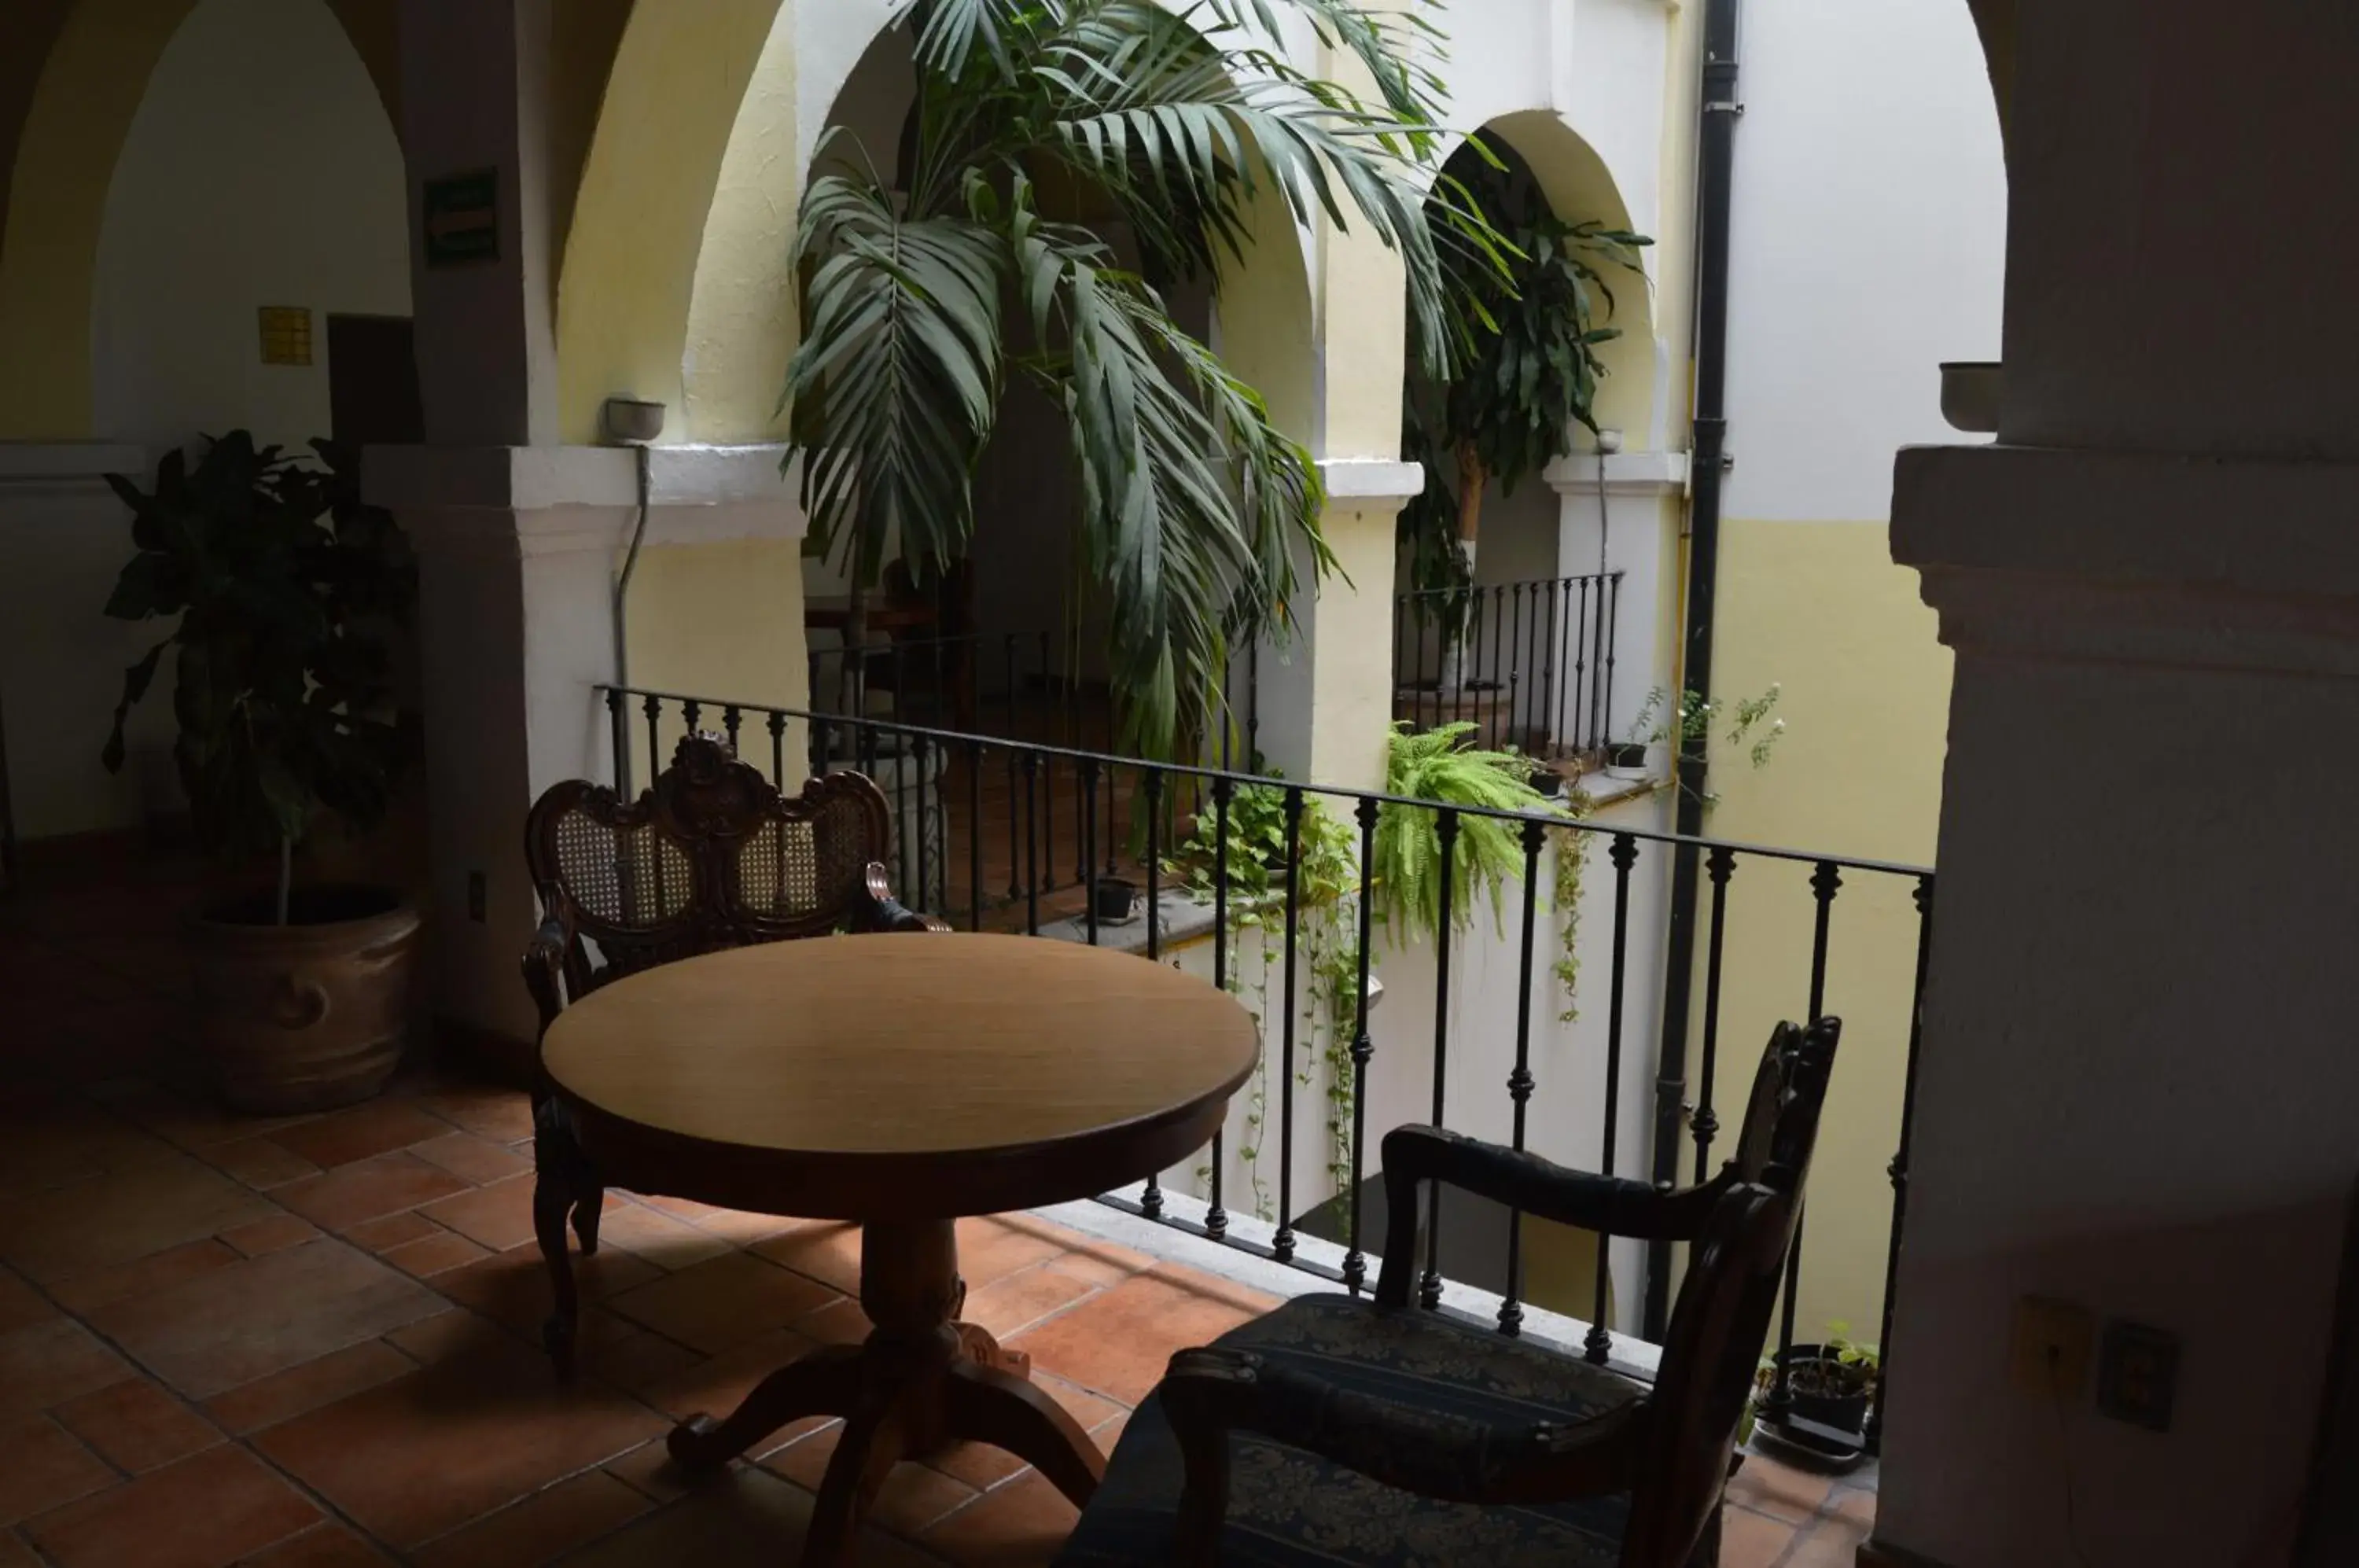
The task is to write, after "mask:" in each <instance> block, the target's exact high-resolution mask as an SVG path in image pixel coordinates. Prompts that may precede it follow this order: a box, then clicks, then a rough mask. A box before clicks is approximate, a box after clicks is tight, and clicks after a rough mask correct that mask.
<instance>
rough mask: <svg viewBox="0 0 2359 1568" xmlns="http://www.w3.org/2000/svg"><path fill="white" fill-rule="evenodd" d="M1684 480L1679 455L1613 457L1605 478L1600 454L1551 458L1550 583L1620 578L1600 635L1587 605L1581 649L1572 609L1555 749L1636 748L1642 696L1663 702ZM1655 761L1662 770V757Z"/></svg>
mask: <svg viewBox="0 0 2359 1568" xmlns="http://www.w3.org/2000/svg"><path fill="white" fill-rule="evenodd" d="M1687 472H1688V457H1687V453H1685V452H1612V453H1608V454H1606V455H1605V456H1604V458H1603V463H1602V472H1601V463H1600V459H1599V454H1598V453H1596V452H1575V453H1574V454H1572V455H1571V456H1570V457H1565V458H1560V459H1558V460H1557V461H1556V462H1554V463H1550V464H1549V466H1548V470H1547V472H1546V474H1544V475H1543V477H1545V478H1546V479H1547V480H1548V483H1549V488H1550V489H1552V490H1554V491H1555V492H1556V493H1557V495H1558V497H1559V501H1560V510H1559V513H1558V522H1557V561H1556V571H1557V575H1558V576H1560V577H1593V576H1596V575H1598V574H1600V573H1601V572H1603V573H1605V574H1607V575H1609V576H1610V575H1612V574H1614V573H1617V572H1618V573H1619V574H1620V576H1621V582H1620V583H1617V584H1614V585H1612V587H1611V588H1610V590H1609V592H1608V596H1607V608H1606V614H1605V621H1604V625H1603V626H1602V627H1601V626H1598V625H1597V624H1596V621H1595V619H1594V615H1595V610H1594V604H1592V607H1591V615H1592V620H1591V623H1590V625H1589V626H1588V627H1587V631H1588V638H1587V643H1586V646H1585V647H1576V646H1573V645H1574V644H1575V643H1577V642H1578V640H1579V637H1578V634H1579V633H1580V632H1581V631H1582V626H1581V624H1580V616H1581V613H1582V612H1581V604H1580V601H1579V599H1578V598H1577V597H1576V599H1575V601H1574V607H1573V610H1572V616H1573V621H1574V625H1573V629H1572V634H1571V635H1568V636H1566V637H1563V638H1562V639H1560V640H1561V641H1562V642H1563V644H1564V645H1565V646H1564V648H1563V652H1564V655H1565V659H1564V668H1563V669H1561V670H1558V671H1557V672H1556V679H1557V681H1560V682H1565V681H1571V685H1570V686H1569V687H1567V689H1566V692H1565V697H1564V700H1563V701H1561V702H1559V703H1557V704H1556V706H1557V708H1558V710H1559V712H1560V713H1561V714H1562V724H1561V729H1562V731H1563V733H1561V734H1560V735H1557V736H1556V738H1557V739H1558V740H1559V741H1560V742H1563V743H1565V744H1568V745H1579V744H1582V743H1585V742H1587V741H1590V740H1593V739H1603V740H1606V741H1615V740H1628V739H1633V738H1636V739H1640V740H1643V739H1645V738H1646V737H1645V736H1644V735H1636V736H1634V735H1632V733H1631V727H1632V725H1633V724H1635V723H1636V720H1637V718H1638V713H1639V711H1640V710H1641V709H1642V708H1644V707H1645V706H1646V703H1647V693H1648V692H1649V691H1655V690H1657V689H1658V688H1659V689H1661V690H1663V691H1665V692H1666V694H1667V695H1668V692H1669V688H1670V685H1671V682H1672V680H1673V679H1674V676H1673V666H1674V665H1675V663H1676V662H1677V657H1678V656H1677V646H1676V639H1677V637H1678V636H1679V632H1678V618H1677V615H1676V614H1675V611H1676V608H1677V606H1676V604H1675V603H1674V594H1675V592H1676V589H1677V585H1678V583H1677V580H1678V560H1677V550H1678V544H1679V537H1680V521H1681V518H1682V517H1683V515H1684V507H1683V506H1682V504H1681V503H1682V497H1683V495H1684V494H1685V491H1686V487H1687ZM1601 654H1602V655H1603V657H1604V659H1605V670H1604V672H1603V674H1602V675H1601V674H1599V673H1598V672H1597V670H1596V665H1597V660H1598V658H1599V656H1600V655H1601ZM1591 713H1594V719H1593V721H1589V715H1590V714H1591ZM1585 721H1587V722H1585ZM1593 731H1596V732H1602V733H1593ZM1656 760H1658V761H1660V762H1661V763H1662V764H1663V765H1664V766H1665V767H1668V766H1669V759H1668V757H1661V758H1658V759H1656Z"/></svg>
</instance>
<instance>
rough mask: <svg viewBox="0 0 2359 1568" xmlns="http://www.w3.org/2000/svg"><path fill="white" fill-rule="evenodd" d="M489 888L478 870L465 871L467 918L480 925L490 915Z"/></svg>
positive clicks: (490, 899) (490, 897) (490, 898)
mask: <svg viewBox="0 0 2359 1568" xmlns="http://www.w3.org/2000/svg"><path fill="white" fill-rule="evenodd" d="M491 901H492V896H491V889H490V888H489V887H487V886H486V884H485V882H484V874H483V873H482V872H480V871H470V872H468V873H467V918H468V919H469V920H473V921H474V922H475V923H476V924H477V925H482V924H483V923H484V921H485V920H488V919H490V917H491Z"/></svg>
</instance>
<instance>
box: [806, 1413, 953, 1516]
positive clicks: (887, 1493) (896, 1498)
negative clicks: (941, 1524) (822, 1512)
mask: <svg viewBox="0 0 2359 1568" xmlns="http://www.w3.org/2000/svg"><path fill="white" fill-rule="evenodd" d="M841 1437H843V1422H842V1421H829V1422H826V1423H824V1424H822V1425H821V1426H820V1427H819V1428H818V1429H817V1430H816V1431H814V1432H810V1434H809V1435H807V1436H804V1437H801V1438H799V1439H797V1440H796V1441H795V1442H793V1443H788V1444H787V1445H786V1446H785V1447H783V1448H780V1449H777V1450H776V1451H775V1452H773V1453H771V1454H766V1455H765V1456H764V1458H763V1460H762V1466H763V1468H765V1469H766V1470H775V1471H777V1473H778V1474H779V1475H784V1476H785V1477H786V1478H787V1479H788V1480H789V1481H792V1482H793V1483H795V1485H797V1486H800V1487H802V1488H803V1489H804V1490H805V1491H808V1492H813V1493H816V1492H817V1491H818V1490H819V1487H820V1483H821V1481H822V1480H824V1479H825V1478H826V1476H827V1466H828V1461H830V1460H831V1459H832V1458H834V1457H835V1449H836V1443H837V1440H838V1439H840V1438H841ZM974 1498H975V1488H973V1486H968V1485H966V1484H965V1483H964V1482H962V1481H955V1480H952V1479H951V1477H950V1476H948V1475H944V1474H943V1473H942V1472H941V1471H940V1470H935V1469H931V1468H929V1467H928V1466H926V1465H895V1466H894V1467H893V1473H892V1475H888V1476H886V1478H885V1485H884V1486H882V1487H880V1488H879V1489H878V1490H877V1493H876V1502H875V1507H874V1508H872V1509H871V1510H870V1512H869V1515H868V1517H869V1518H870V1519H874V1520H875V1522H876V1523H877V1524H878V1525H880V1526H882V1527H883V1528H884V1529H886V1530H891V1531H892V1532H893V1533H894V1534H896V1535H906V1536H916V1535H918V1534H919V1533H921V1532H922V1531H924V1530H926V1529H927V1527H929V1526H930V1525H932V1524H933V1523H935V1522H936V1521H937V1520H939V1519H945V1518H947V1517H948V1516H949V1515H950V1514H951V1513H952V1512H953V1511H954V1510H956V1509H959V1508H964V1507H965V1506H966V1505H967V1504H969V1503H971V1502H973V1501H974Z"/></svg>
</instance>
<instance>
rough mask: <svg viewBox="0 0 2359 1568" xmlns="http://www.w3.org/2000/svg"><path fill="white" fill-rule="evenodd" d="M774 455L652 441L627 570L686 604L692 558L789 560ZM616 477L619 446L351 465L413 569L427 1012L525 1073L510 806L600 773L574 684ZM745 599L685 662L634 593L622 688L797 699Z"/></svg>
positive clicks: (713, 610) (522, 916)
mask: <svg viewBox="0 0 2359 1568" xmlns="http://www.w3.org/2000/svg"><path fill="white" fill-rule="evenodd" d="M778 454H779V449H778V448H777V447H658V448H656V449H655V450H654V451H653V452H652V453H651V454H650V462H651V472H650V493H651V495H652V499H653V506H652V507H651V509H650V511H649V514H648V524H647V539H646V547H645V550H646V553H644V554H643V556H642V572H645V571H646V562H647V560H649V559H651V558H661V559H668V560H669V561H670V562H671V563H672V566H673V571H672V572H671V573H670V575H672V576H674V577H676V578H678V579H679V581H680V582H681V583H687V584H688V585H689V586H690V590H691V592H692V591H693V589H694V586H695V584H697V583H699V582H700V581H706V580H708V579H709V578H710V575H711V574H710V573H709V572H701V570H700V562H701V561H703V560H705V559H708V558H710V559H712V560H718V561H723V562H727V561H732V560H742V559H744V558H745V551H746V550H747V549H748V547H749V546H753V547H759V546H764V545H767V546H771V547H775V546H777V545H778V544H781V543H783V544H785V545H787V546H788V551H787V553H788V554H789V555H790V554H791V545H792V541H794V540H796V539H799V538H800V537H801V534H802V528H803V518H802V514H801V512H800V510H799V508H798V507H797V506H795V505H794V503H793V498H792V494H791V492H790V491H789V490H788V486H787V483H786V481H785V480H784V479H782V478H781V477H780V475H779V473H778ZM636 484H637V481H636V471H635V458H634V455H633V454H632V453H631V452H628V451H626V450H624V449H621V448H610V447H532V448H497V447H487V448H449V447H379V448H373V449H371V451H370V453H369V459H368V485H369V490H370V498H371V499H372V500H374V501H375V502H377V503H378V504H379V505H382V506H389V507H391V508H392V509H393V510H394V512H395V514H396V515H397V517H399V518H400V519H401V522H402V524H403V526H404V528H406V529H408V532H409V534H410V535H411V537H412V539H414V540H415V541H416V543H417V547H418V551H419V563H420V578H421V581H420V585H419V589H420V591H419V645H420V648H421V649H422V652H423V659H424V670H423V674H424V686H425V701H424V703H423V707H424V712H425V723H426V771H427V787H428V798H429V808H430V812H431V817H432V846H433V852H432V856H431V859H432V866H433V879H434V887H433V894H432V898H431V900H430V904H429V910H428V915H429V922H430V923H429V931H431V932H432V940H433V942H434V950H435V953H436V959H435V963H436V975H435V1009H436V1013H437V1016H438V1019H439V1020H440V1022H441V1023H442V1024H443V1025H444V1026H445V1027H446V1029H447V1030H448V1031H449V1032H451V1033H453V1034H455V1035H456V1036H457V1037H458V1038H459V1040H460V1041H461V1043H462V1045H465V1046H470V1047H473V1048H476V1049H477V1051H478V1052H479V1053H480V1054H482V1055H484V1056H485V1057H487V1058H488V1060H489V1063H490V1064H491V1065H493V1066H495V1067H503V1068H509V1069H513V1068H514V1067H515V1066H516V1064H517V1063H518V1062H521V1061H526V1060H528V1057H527V1056H525V1055H524V1054H523V1053H524V1052H525V1051H527V1050H528V1047H529V1042H530V1041H531V1040H532V1039H533V1037H534V1033H535V1029H536V1020H535V1017H534V1014H533V1011H532V1007H531V1006H530V1004H529V1002H528V1001H527V998H526V996H525V994H524V989H523V986H522V985H521V983H520V982H519V981H518V979H517V977H516V961H517V959H518V957H519V956H520V954H521V953H522V952H523V944H524V943H525V942H527V941H528V940H529V939H530V936H531V932H532V930H533V927H534V925H535V924H536V923H537V922H538V918H539V916H538V908H537V905H536V903H535V899H534V892H533V888H532V887H531V884H530V881H529V879H528V878H527V876H526V873H525V866H524V857H523V831H524V818H525V813H526V811H527V810H528V809H529V808H530V806H531V804H532V801H533V800H534V799H535V798H536V797H537V796H538V794H539V792H540V791H541V790H543V789H547V788H548V787H549V785H551V784H554V783H556V782H558V781H559V780H560V779H577V778H586V779H598V780H601V781H605V780H608V779H612V778H613V776H614V757H613V749H612V746H611V743H610V739H609V736H610V735H611V729H610V725H609V723H608V719H607V714H606V710H605V708H604V706H603V703H602V702H600V700H599V699H598V696H597V694H596V692H595V691H593V690H592V688H593V687H594V686H595V685H597V684H598V683H599V682H602V681H612V680H613V679H614V652H615V643H614V581H615V572H616V569H617V567H618V566H619V564H620V562H621V560H622V557H623V552H624V550H625V549H626V547H627V544H628V541H629V538H630V534H631V531H632V528H633V526H634V524H635V521H636ZM757 553H760V552H759V551H757ZM767 553H776V551H775V550H774V549H773V550H770V551H768V552H767ZM653 591H654V593H655V594H656V595H662V594H664V593H665V592H666V589H665V585H664V584H663V583H661V582H660V581H659V580H658V583H656V584H655V585H654V590H653ZM671 596H672V597H674V598H678V597H679V595H678V594H677V593H674V594H672V595H671ZM744 610H745V606H743V605H731V604H712V603H708V604H706V605H705V606H704V611H705V614H704V616H703V619H704V622H705V624H704V625H703V626H702V627H701V635H700V636H699V637H697V638H696V639H695V645H694V646H695V648H698V649H701V654H699V653H696V652H692V651H684V650H683V648H682V644H681V640H680V638H679V636H678V635H677V634H678V628H679V626H681V625H682V624H683V623H687V622H693V621H695V620H696V619H697V618H698V616H699V614H700V607H699V605H698V604H695V603H693V602H689V603H671V604H655V603H642V602H641V600H640V599H639V597H638V592H637V589H636V587H635V592H634V599H633V603H632V616H631V619H632V625H633V626H634V627H635V628H636V630H637V633H638V635H637V636H636V637H635V639H634V643H633V647H634V649H635V662H634V665H633V674H634V679H635V681H637V682H638V683H641V684H647V685H653V686H659V687H664V688H672V687H674V686H675V685H677V686H681V687H687V688H689V690H690V692H691V694H700V695H711V696H715V697H723V698H733V699H742V700H745V701H749V702H761V701H765V700H767V701H771V702H778V703H781V704H791V703H793V702H798V701H799V698H800V696H801V694H802V675H801V670H800V669H799V659H794V658H789V657H786V656H783V655H777V650H776V647H775V646H774V645H776V644H777V638H776V637H774V636H773V635H772V621H771V619H767V618H760V617H754V616H747V615H744V614H743V611H744ZM798 610H799V595H798V596H796V597H795V598H794V601H793V602H792V603H789V604H784V605H781V606H778V614H779V615H785V616H787V617H788V619H789V621H790V622H791V623H792V624H793V626H794V627H795V629H796V630H797V632H798V633H799V615H798V614H797V611H798ZM647 644H655V645H657V646H656V647H655V648H653V649H651V650H650V651H652V652H653V654H654V658H653V659H638V658H636V650H637V649H639V648H642V647H643V646H644V645H647ZM793 646H794V647H795V648H799V636H798V637H795V638H794V639H793ZM773 655H776V656H775V657H772V656H773ZM781 666H783V668H781ZM634 717H635V725H634V729H633V732H632V745H633V747H634V751H633V757H632V767H633V775H634V779H635V780H636V782H637V783H638V784H640V785H642V786H643V785H644V783H645V781H646V779H647V768H648V758H647V756H646V755H645V754H646V749H647V746H646V739H645V733H644V730H643V729H641V728H639V727H637V724H636V715H635V716H634ZM718 717H719V715H718V714H717V713H716V714H715V715H714V718H715V721H716V722H717V720H718ZM663 760H664V759H662V758H657V759H655V761H656V765H657V766H658V767H660V766H661V765H662V762H663ZM479 878H480V884H478V880H477V879H479ZM478 885H480V887H481V890H482V891H481V897H480V898H477V897H475V894H474V889H475V887H477V886H478Z"/></svg>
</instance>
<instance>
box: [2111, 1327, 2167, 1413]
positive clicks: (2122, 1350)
mask: <svg viewBox="0 0 2359 1568" xmlns="http://www.w3.org/2000/svg"><path fill="white" fill-rule="evenodd" d="M2178 1399H2179V1336H2178V1335H2177V1334H2170V1333H2168V1332H2167V1331H2165V1330H2162V1329H2158V1328H2148V1327H2147V1325H2146V1324H2144V1323H2123V1322H2121V1321H2119V1320H2115V1321H2114V1322H2113V1323H2107V1324H2106V1325H2105V1338H2104V1344H2103V1345H2102V1346H2100V1348H2099V1349H2098V1352H2097V1413H2098V1414H2099V1415H2101V1416H2106V1417H2110V1418H2111V1419H2113V1420H2114V1421H2127V1422H2128V1423H2129V1424H2130V1425H2132V1426H2142V1427H2144V1428H2146V1429H2147V1431H2148V1432H2169V1430H2170V1411H2171V1407H2172V1406H2173V1405H2175V1404H2176V1403H2177V1402H2178Z"/></svg>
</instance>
